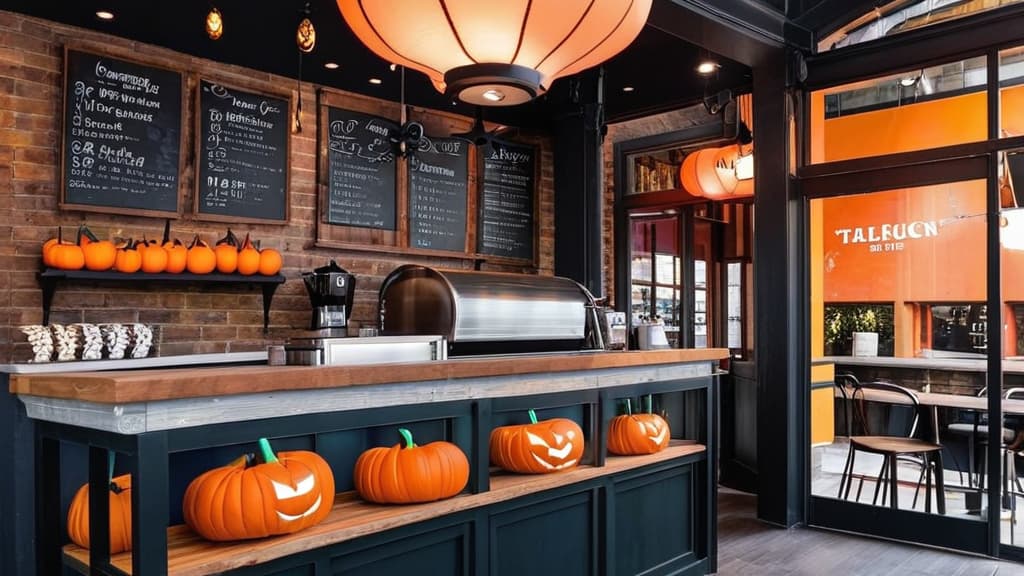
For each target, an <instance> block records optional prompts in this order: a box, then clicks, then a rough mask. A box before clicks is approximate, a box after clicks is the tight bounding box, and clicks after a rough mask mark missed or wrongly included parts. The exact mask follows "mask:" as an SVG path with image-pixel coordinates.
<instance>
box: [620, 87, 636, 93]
mask: <svg viewBox="0 0 1024 576" xmlns="http://www.w3.org/2000/svg"><path fill="white" fill-rule="evenodd" d="M633 90H636V88H633V87H632V86H623V87H622V91H623V92H632V91H633Z"/></svg>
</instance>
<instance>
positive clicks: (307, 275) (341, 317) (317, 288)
mask: <svg viewBox="0 0 1024 576" xmlns="http://www.w3.org/2000/svg"><path fill="white" fill-rule="evenodd" d="M302 281H303V282H304V283H305V284H306V292H308V293H309V303H310V305H311V306H312V307H313V318H312V321H311V323H310V329H311V330H315V331H321V332H322V333H323V335H325V336H332V337H344V336H347V335H348V320H349V316H350V315H351V310H352V303H353V296H354V295H355V290H356V277H355V276H353V275H352V274H349V273H348V272H347V271H345V269H344V268H342V267H341V266H338V263H337V262H335V261H334V260H331V262H330V264H328V265H326V266H321V267H319V268H317V269H315V270H313V271H312V272H303V274H302Z"/></svg>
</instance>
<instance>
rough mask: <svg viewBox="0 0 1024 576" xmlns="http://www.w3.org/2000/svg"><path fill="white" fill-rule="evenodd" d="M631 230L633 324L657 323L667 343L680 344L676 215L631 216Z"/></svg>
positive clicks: (677, 219) (679, 276)
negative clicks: (662, 328) (660, 325)
mask: <svg viewBox="0 0 1024 576" xmlns="http://www.w3.org/2000/svg"><path fill="white" fill-rule="evenodd" d="M673 212H674V211H673ZM630 233H631V234H630V237H631V251H630V272H631V285H630V286H631V305H630V312H631V315H632V325H633V326H637V325H638V324H641V323H644V322H660V323H662V324H664V326H665V336H666V338H667V339H668V342H669V345H670V346H671V347H673V348H677V347H680V346H681V341H680V338H679V325H680V322H679V319H680V317H681V301H680V298H681V296H682V292H681V289H682V285H683V279H682V276H681V263H682V254H681V252H680V234H679V218H678V216H677V215H675V214H671V215H668V214H661V213H659V214H657V215H655V216H651V215H649V214H640V215H634V216H632V217H631V218H630Z"/></svg>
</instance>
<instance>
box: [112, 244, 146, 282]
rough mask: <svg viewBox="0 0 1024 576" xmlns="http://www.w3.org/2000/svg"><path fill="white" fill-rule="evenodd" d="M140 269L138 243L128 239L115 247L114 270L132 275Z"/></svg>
mask: <svg viewBox="0 0 1024 576" xmlns="http://www.w3.org/2000/svg"><path fill="white" fill-rule="evenodd" d="M141 267H142V254H141V253H139V249H138V243H136V242H132V239H131V238H129V239H128V240H125V241H124V242H121V243H119V244H118V245H117V256H116V257H115V258H114V270H117V271H118V272H123V273H125V274H134V273H135V272H138V271H139V268H141Z"/></svg>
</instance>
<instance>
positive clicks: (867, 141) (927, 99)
mask: <svg viewBox="0 0 1024 576" xmlns="http://www.w3.org/2000/svg"><path fill="white" fill-rule="evenodd" d="M987 78H988V72H987V68H986V62H985V57H984V56H979V57H976V58H969V59H966V60H960V61H956V62H949V63H946V64H941V65H938V66H931V67H928V68H923V69H921V70H917V71H913V72H907V73H901V74H892V75H888V76H884V77H881V78H875V79H872V80H865V81H863V82H856V83H854V84H847V85H844V86H837V87H834V88H828V89H824V90H818V91H816V92H813V93H812V94H811V142H810V144H811V163H813V164H817V163H822V162H834V161H838V160H850V159H853V158H867V157H871V156H881V155H885V154H894V153H897V152H911V151H914V150H925V149H928V148H937V147H941V146H949V145H953V144H963V143H966V142H976V141H981V140H985V139H986V137H987V132H988V131H987V129H986V126H987V122H988V118H987V110H988V100H987V97H986V93H985V88H986V82H987ZM1004 109H1005V106H1004ZM1021 114H1024V111H1022V112H1021Z"/></svg>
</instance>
